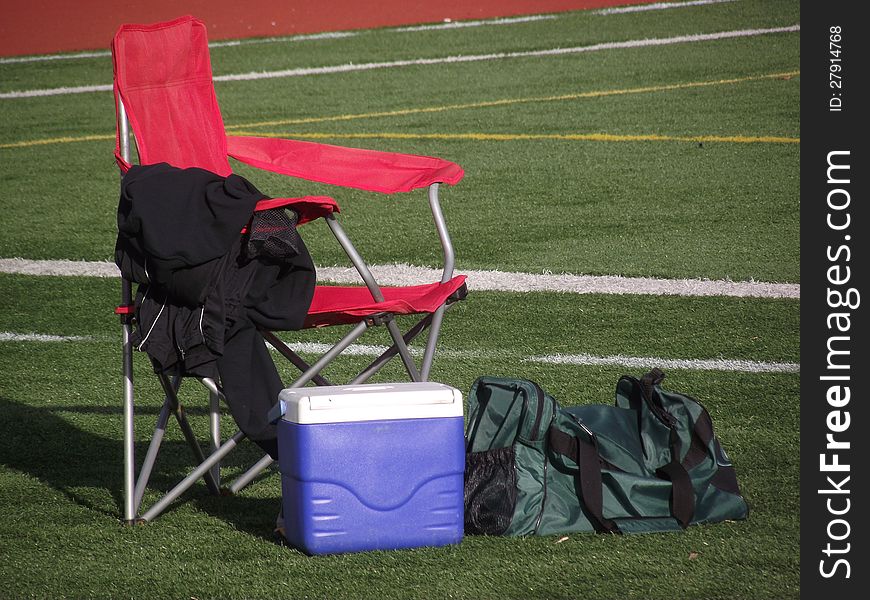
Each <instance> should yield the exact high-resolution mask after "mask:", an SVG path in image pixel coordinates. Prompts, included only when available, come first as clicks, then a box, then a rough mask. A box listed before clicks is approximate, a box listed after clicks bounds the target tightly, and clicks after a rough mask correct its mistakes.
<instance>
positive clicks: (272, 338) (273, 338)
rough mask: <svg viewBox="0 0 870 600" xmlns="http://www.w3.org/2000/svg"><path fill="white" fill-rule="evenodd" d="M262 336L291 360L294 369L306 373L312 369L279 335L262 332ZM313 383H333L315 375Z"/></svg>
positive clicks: (312, 379)
mask: <svg viewBox="0 0 870 600" xmlns="http://www.w3.org/2000/svg"><path fill="white" fill-rule="evenodd" d="M260 335H262V336H263V339H265V340H266V341H267V342H269V345H270V346H272V347H273V348H274V349H275V350H277V351H278V352H280V353H281V355H282V356H283V357H284V358H286V359H287V360H289V361H290V364H292V365H293V366H294V367H296V368H297V369H299V371H300V372H302V373H304V372H305V371H307V370H308V369H310V368H311V365H310V364H308V363H307V362H305V360H304V359H303V358H302V357H301V356H299V355H298V354H296V353H295V352H293V350H291V349H290V348H289V347H288V346H287V344H285V343H284V342H283V341H282V340H281V338H279V337H278V336H277V335H275V334H274V333H272V332H271V331H265V330H260ZM311 381H313V382H314V383H315V384H316V385H332V383H330V382H329V380H328V379H326V378H325V377H323V376H322V375H315V376H314V377H312V378H311Z"/></svg>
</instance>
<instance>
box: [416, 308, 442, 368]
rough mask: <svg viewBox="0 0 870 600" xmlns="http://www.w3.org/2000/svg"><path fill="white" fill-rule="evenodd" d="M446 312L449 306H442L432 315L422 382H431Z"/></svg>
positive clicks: (422, 364)
mask: <svg viewBox="0 0 870 600" xmlns="http://www.w3.org/2000/svg"><path fill="white" fill-rule="evenodd" d="M446 310H447V305H442V306H440V307H438V310H436V311H435V312H434V313H432V327H431V328H430V329H429V338H428V339H427V340H426V350H424V351H423V360H422V362H421V364H420V380H421V381H429V372H430V371H431V370H432V362H433V361H434V360H435V349H436V347H437V345H438V334H439V333H441V322H442V321H443V320H444V311H446Z"/></svg>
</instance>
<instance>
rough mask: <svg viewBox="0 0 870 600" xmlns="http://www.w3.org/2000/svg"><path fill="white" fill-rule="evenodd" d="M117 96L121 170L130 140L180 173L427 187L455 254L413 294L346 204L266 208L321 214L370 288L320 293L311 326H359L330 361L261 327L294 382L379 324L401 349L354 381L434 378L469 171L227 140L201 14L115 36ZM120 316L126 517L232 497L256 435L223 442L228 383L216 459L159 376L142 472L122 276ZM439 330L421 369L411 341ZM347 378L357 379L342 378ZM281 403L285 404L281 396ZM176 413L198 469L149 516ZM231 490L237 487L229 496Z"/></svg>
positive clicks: (456, 286)
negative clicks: (358, 239) (353, 228)
mask: <svg viewBox="0 0 870 600" xmlns="http://www.w3.org/2000/svg"><path fill="white" fill-rule="evenodd" d="M112 56H113V62H114V91H115V102H116V109H117V145H116V149H115V156H116V159H117V162H118V165H119V166H120V168H121V171H122V174H123V173H125V172H126V171H127V170H128V169H129V168H130V166H131V162H132V158H131V157H132V152H131V150H132V148H131V144H130V138H131V134H132V137H133V139H134V140H135V147H136V150H137V153H138V159H139V163H140V164H143V165H150V164H155V163H160V162H165V163H169V164H170V165H172V166H175V167H179V168H188V167H199V168H203V169H206V170H208V171H212V172H214V173H216V174H218V175H221V176H228V175H230V174H231V168H230V164H229V161H228V160H227V156H232V157H234V158H236V159H238V160H240V161H242V162H245V163H247V164H250V165H252V166H254V167H258V168H261V169H265V170H269V171H273V172H277V173H282V174H284V175H288V176H292V177H299V178H302V179H306V180H310V181H316V182H321V183H327V184H333V185H336V186H343V187H351V188H357V189H362V190H369V191H374V192H382V193H395V192H407V191H411V190H415V189H421V188H427V189H428V199H429V206H430V209H431V211H432V214H433V217H434V226H435V228H436V230H437V233H438V236H439V239H440V242H441V245H442V248H443V253H444V265H443V271H442V276H441V279H440V281H436V282H433V283H430V284H428V285H418V286H410V287H381V286H380V285H378V283H377V281H376V279H375V277H374V276H373V275H372V273H371V271H370V270H369V268H368V266H367V265H366V263H365V261H364V260H363V258H362V257H361V256H360V254H359V253H358V252H357V250H356V249H355V248H354V246H353V244H352V243H351V241H350V239H349V237H348V236H347V235H346V233H345V232H344V230H343V229H342V227H341V225H340V224H339V221H338V220H337V219H336V217H335V213H337V212H338V210H339V209H338V205H337V204H336V203H335V201H334V200H333V199H332V198H328V197H323V196H317V197H302V198H282V199H271V200H265V201H262V202H260V203H259V204H258V205H257V209H258V210H259V209H261V208H269V207H274V206H287V207H291V208H293V209H294V210H295V211H296V212H297V213H298V214H299V223H300V224H302V223H305V222H308V221H312V220H315V219H319V218H322V219H324V220H325V221H326V223H327V225H328V226H329V228H330V230H331V231H332V233H333V234H334V236H335V239H336V240H337V241H338V243H339V244H340V245H341V247H342V248H343V249H344V250H345V252H346V253H347V255H348V257H349V259H350V261H351V263H352V264H353V265H354V267H355V268H356V270H357V271H358V272H359V275H360V277H361V285H360V286H355V287H346V286H317V287H316V288H315V292H314V299H313V301H312V304H311V307H310V310H309V312H308V316H307V318H306V321H305V326H306V327H327V326H333V325H352V327H350V331H349V332H347V333H345V334H344V335H343V336H342V337H341V339H340V340H339V341H338V342H337V343H336V344H335V345H334V346H333V347H332V348H331V349H330V350H329V351H328V352H326V353H325V354H323V355H322V356H321V357H320V358H319V359H317V360H316V361H313V363H309V362H308V361H306V360H304V359H303V358H302V357H301V356H299V355H298V354H297V353H296V352H294V351H293V350H292V349H291V348H290V347H288V346H287V345H286V344H285V343H283V342H282V341H281V340H280V339H279V338H278V337H277V336H276V335H275V334H274V333H273V332H270V331H261V333H262V335H263V337H264V338H265V340H267V341H268V342H269V344H271V345H272V346H274V347H275V349H276V350H277V351H278V352H280V353H281V354H282V355H284V356H285V357H286V358H287V359H289V360H290V362H291V363H292V364H293V365H295V366H296V367H297V368H298V369H299V371H300V373H301V374H300V376H299V377H298V378H297V379H296V380H295V381H293V382H292V383H291V384H290V385H289V386H288V387H300V386H304V385H306V384H310V383H314V384H317V385H328V384H330V382H329V381H328V380H326V379H325V378H324V377H323V375H322V374H321V372H322V371H323V369H324V367H326V366H327V365H328V364H329V363H331V362H332V361H333V360H334V359H335V358H336V357H338V356H339V355H340V354H341V353H342V352H343V351H344V350H345V349H347V348H348V347H349V346H350V345H351V344H353V343H354V342H355V341H356V340H357V339H358V338H359V337H360V336H362V335H363V334H364V333H365V332H366V331H367V330H368V329H369V328H372V327H375V326H381V325H382V326H385V327H386V329H387V330H388V331H389V334H390V336H391V339H392V346H391V347H390V348H389V349H387V350H386V351H385V352H383V354H381V355H380V356H378V357H377V358H376V359H375V360H374V361H372V363H371V364H370V365H368V366H367V367H366V368H365V369H363V370H362V371H361V372H360V373H359V374H358V375H357V376H356V377H354V378H353V379H352V381H351V382H350V383H361V382H363V381H366V380H368V379H369V378H370V377H372V376H373V375H374V374H375V373H377V372H378V371H379V370H380V369H381V368H382V367H383V366H384V365H385V364H387V362H388V361H390V360H391V359H392V358H394V357H396V356H398V357H399V359H400V360H401V362H402V363H403V364H404V367H405V370H406V371H407V373H408V377H409V378H410V379H411V380H414V381H424V380H426V379H428V377H429V373H430V370H431V367H432V362H433V359H434V356H435V349H436V345H437V341H438V332H439V330H440V327H441V322H442V318H443V315H444V311H445V309H446V308H447V307H448V305H450V304H451V303H452V302H454V301H456V300H459V299H462V298H463V297H464V296H465V291H466V290H465V283H464V281H465V277H464V276H461V275H459V276H455V275H454V272H453V271H454V252H453V247H452V245H451V242H450V236H449V235H448V232H447V226H446V223H445V220H444V217H443V214H442V211H441V208H440V205H439V201H438V186H439V184H440V183H447V184H450V185H453V184H456V183H457V182H459V180H460V179H461V178H462V176H463V171H462V169H461V168H460V167H459V166H458V165H456V164H454V163H451V162H448V161H445V160H441V159H438V158H430V157H424V156H413V155H406V154H394V153H386V152H376V151H371V150H361V149H353V148H342V147H338V146H331V145H325V144H316V143H310V142H300V141H293V140H282V139H273V138H259V137H233V136H230V137H227V135H226V133H225V131H224V125H223V121H222V118H221V114H220V110H219V108H218V103H217V98H216V96H215V91H214V86H213V82H212V72H211V63H210V59H209V51H208V43H207V39H206V27H205V26H204V24H203V23H202V22H201V21H199V20H197V19H195V18H193V17H190V16H185V17H181V18H178V19H175V20H173V21H168V22H164V23H156V24H151V25H123V26H122V27H121V28H120V29H119V30H118V32H117V34H116V35H115V37H114V39H113V41H112ZM116 312H117V313H118V314H119V315H120V316H121V322H122V326H123V377H124V499H125V501H124V520H125V521H126V522H135V521H149V520H151V519H153V518H154V517H156V516H157V515H158V514H160V513H161V512H162V511H163V510H165V509H166V508H167V507H168V506H169V505H170V504H171V503H172V502H173V501H175V500H176V499H177V498H178V497H179V496H180V495H181V494H182V493H183V492H184V491H185V490H187V489H189V488H190V487H191V486H192V485H193V484H194V483H195V482H196V481H198V480H199V479H200V478H203V479H204V480H205V483H206V485H207V487H208V489H209V490H210V491H211V492H212V493H214V494H218V493H220V491H221V487H220V486H221V481H220V462H221V460H222V459H223V458H224V457H225V456H226V455H227V454H228V453H229V452H230V451H231V450H232V449H233V448H234V447H235V446H236V445H237V444H238V443H239V442H240V441H241V440H242V439H243V438H244V437H245V435H244V434H243V433H242V432H241V431H239V432H237V433H235V435H233V436H231V437H230V438H228V439H226V440H223V439H221V434H220V400H221V397H222V389H221V385H220V382H219V381H215V380H213V379H209V378H201V379H200V382H201V383H202V384H203V385H204V386H205V387H206V388H207V389H208V391H209V398H210V402H209V421H210V424H211V426H210V431H211V435H210V438H211V439H210V443H211V452H210V453H209V454H208V455H207V456H206V454H205V453H204V452H203V451H202V450H201V448H200V446H199V444H198V442H197V441H196V438H195V436H194V433H193V430H192V428H191V426H190V424H189V422H188V420H187V416H186V414H185V412H184V410H183V407H182V405H181V403H180V402H179V399H178V390H179V386H180V385H181V381H182V378H181V377H169V376H167V375H163V374H158V377H159V378H160V383H161V386H162V390H163V392H164V395H165V397H164V401H163V407H162V409H161V411H160V415H159V416H158V419H157V426H156V428H155V432H154V434H153V435H152V437H151V441H150V444H149V447H148V451H147V453H146V455H145V458H144V460H143V461H142V464H141V467H140V471H139V474H138V475H137V474H136V471H135V469H136V461H135V457H134V442H135V433H134V427H133V423H134V416H135V403H134V385H133V354H134V352H133V351H134V348H133V346H132V344H131V341H130V338H131V333H132V328H133V327H134V325H135V322H134V321H135V316H134V302H133V292H132V282H131V281H129V280H126V279H124V278H123V277H122V292H121V305H120V306H119V307H118V308H117V310H116ZM409 314H414V315H419V316H420V320H419V321H418V322H417V323H416V324H415V325H414V326H413V327H411V328H410V329H409V330H407V331H406V332H404V333H403V332H402V330H401V329H400V328H399V326H398V325H397V323H396V321H395V319H394V316H395V315H409ZM427 329H428V337H427V339H426V344H425V349H424V351H423V353H422V359H421V361H420V364H419V366H418V365H417V363H416V362H415V359H414V357H413V356H412V353H411V351H410V350H409V344H410V343H411V341H412V340H414V339H415V338H416V337H417V336H418V335H420V334H421V333H422V332H423V331H426V330H427ZM343 383H347V382H343ZM276 401H277V398H276ZM172 415H174V416H175V417H176V420H177V421H178V423H179V425H180V427H181V431H182V432H183V434H184V436H185V438H186V439H187V441H188V443H189V444H190V445H191V447H192V448H193V452H194V454H195V456H196V460H197V462H198V465H197V466H196V467H195V468H194V469H193V470H192V472H190V474H188V475H187V476H186V477H185V478H184V479H183V480H182V481H181V482H179V483H178V484H177V485H175V486H174V487H173V488H172V489H170V490H169V491H167V492H165V493H164V494H163V496H162V497H161V498H160V499H159V500H158V501H157V502H156V503H154V504H153V505H151V506H150V507H149V508H148V509H147V510H145V511H142V510H141V505H142V499H143V495H144V492H145V489H146V487H147V485H148V480H149V477H150V475H151V472H152V469H153V467H154V464H155V461H156V458H157V454H158V451H159V449H160V445H161V442H162V440H163V436H164V431H165V429H166V427H167V424H168V421H169V420H170V418H171V416H172ZM271 462H272V459H271V458H270V457H269V456H265V457H264V458H263V459H262V460H260V461H259V462H258V463H257V464H256V465H254V466H253V467H251V468H250V469H249V470H248V471H247V472H245V473H244V474H243V475H241V476H240V477H238V478H237V479H236V480H235V481H234V482H233V483H232V485H230V486H229V487H228V488H227V490H228V491H229V492H236V491H238V490H239V489H241V488H242V487H243V486H245V485H247V484H248V483H250V482H251V481H252V480H253V479H254V478H255V477H256V476H257V475H258V474H259V473H260V472H261V471H262V470H263V469H264V468H266V466H268V465H269V463H271ZM225 491H226V490H225Z"/></svg>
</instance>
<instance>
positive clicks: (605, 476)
mask: <svg viewBox="0 0 870 600" xmlns="http://www.w3.org/2000/svg"><path fill="white" fill-rule="evenodd" d="M663 378H664V374H663V373H662V372H661V371H659V370H658V369H653V370H652V371H651V372H649V373H647V374H646V375H644V377H643V378H641V379H636V378H634V377H629V376H623V377H621V378H620V379H619V382H618V383H617V386H616V406H604V405H586V406H572V407H569V408H563V407H560V406H559V405H558V403H557V402H556V400H555V399H554V398H553V397H552V396H550V395H549V394H547V393H546V392H544V390H543V389H541V387H540V386H539V385H537V384H536V383H534V382H531V381H526V380H521V379H503V378H497V377H481V378H479V379H478V380H477V381H475V382H474V384H473V385H472V386H471V392H470V394H469V397H468V413H467V414H468V426H467V431H466V452H467V454H466V470H465V533H466V534H486V535H512V536H519V535H549V534H557V533H572V532H579V531H597V532H611V533H623V532H625V533H636V532H648V531H673V530H679V529H681V528H685V527H687V526H688V525H689V524H693V523H712V522H717V521H723V520H726V519H744V518H746V516H747V513H748V508H747V505H746V501H745V500H744V499H743V497H742V496H741V495H740V489H739V488H738V485H737V476H736V474H735V471H734V467H733V466H732V465H731V461H730V460H729V459H728V457H727V455H726V454H725V451H724V450H723V449H722V446H721V445H720V444H719V441H718V439H717V438H716V436H715V434H714V433H713V422H712V420H711V419H710V414H709V413H708V412H707V410H706V409H705V408H704V407H703V406H701V404H700V403H698V401H697V400H694V399H693V398H690V397H689V396H686V395H684V394H678V393H674V392H668V391H664V390H662V389H661V386H660V385H659V384H660V382H661V380H662V379H663Z"/></svg>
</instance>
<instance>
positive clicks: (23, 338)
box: [0, 331, 95, 342]
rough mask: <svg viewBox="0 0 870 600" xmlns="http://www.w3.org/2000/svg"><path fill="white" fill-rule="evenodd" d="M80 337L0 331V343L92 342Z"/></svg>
mask: <svg viewBox="0 0 870 600" xmlns="http://www.w3.org/2000/svg"><path fill="white" fill-rule="evenodd" d="M93 339H95V338H92V337H90V336H82V335H50V334H46V333H12V332H10V331H0V342H87V341H90V340H93Z"/></svg>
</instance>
